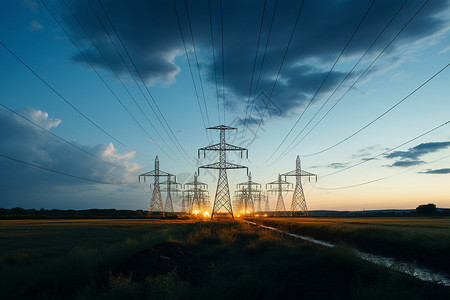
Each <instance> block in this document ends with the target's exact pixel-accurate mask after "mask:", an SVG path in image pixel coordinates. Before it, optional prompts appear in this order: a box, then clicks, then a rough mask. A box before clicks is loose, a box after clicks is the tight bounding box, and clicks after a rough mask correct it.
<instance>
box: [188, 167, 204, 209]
mask: <svg viewBox="0 0 450 300" xmlns="http://www.w3.org/2000/svg"><path fill="white" fill-rule="evenodd" d="M184 188H185V189H186V188H187V190H186V191H187V192H188V195H189V196H191V197H190V198H189V200H190V201H189V202H190V205H189V209H188V210H190V211H193V210H204V209H206V207H205V206H206V198H207V195H206V193H207V192H208V191H207V189H208V185H207V184H206V183H203V182H200V181H198V175H197V172H195V174H194V180H193V181H192V182H188V183H185V184H184ZM189 193H190V194H189Z"/></svg>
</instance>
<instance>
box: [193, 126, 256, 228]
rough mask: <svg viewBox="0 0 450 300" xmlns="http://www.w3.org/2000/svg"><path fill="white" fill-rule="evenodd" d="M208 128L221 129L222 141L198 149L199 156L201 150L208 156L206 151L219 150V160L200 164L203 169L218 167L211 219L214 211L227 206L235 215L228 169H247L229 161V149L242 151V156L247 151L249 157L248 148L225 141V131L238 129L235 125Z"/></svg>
mask: <svg viewBox="0 0 450 300" xmlns="http://www.w3.org/2000/svg"><path fill="white" fill-rule="evenodd" d="M207 129H214V130H220V142H219V143H218V144H215V145H211V146H207V147H204V148H200V149H198V157H199V158H200V151H203V155H204V156H206V154H205V152H206V151H219V162H216V163H212V164H208V165H204V166H200V167H199V169H200V168H203V169H218V170H219V179H218V181H217V190H216V196H215V198H214V205H213V209H212V212H211V219H212V218H213V217H214V213H216V212H218V211H219V210H220V209H222V208H225V209H226V210H227V211H228V212H229V213H230V214H231V217H233V218H234V216H233V208H232V205H231V199H230V188H229V186H228V177H227V169H247V172H248V168H247V167H245V166H241V165H237V164H233V163H229V162H227V154H226V153H227V151H240V152H241V157H242V152H244V151H245V152H246V154H247V158H248V150H247V149H245V148H242V147H238V146H234V145H230V144H227V143H226V142H225V131H226V130H236V128H234V127H229V126H225V125H219V126H215V127H209V128H207Z"/></svg>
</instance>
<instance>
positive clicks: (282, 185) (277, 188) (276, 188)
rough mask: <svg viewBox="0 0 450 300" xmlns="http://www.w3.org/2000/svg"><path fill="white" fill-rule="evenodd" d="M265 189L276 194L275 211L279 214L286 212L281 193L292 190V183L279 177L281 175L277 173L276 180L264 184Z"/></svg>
mask: <svg viewBox="0 0 450 300" xmlns="http://www.w3.org/2000/svg"><path fill="white" fill-rule="evenodd" d="M266 189H267V191H268V192H271V193H272V195H273V194H275V193H276V194H277V205H276V208H275V212H276V213H277V214H278V215H279V216H281V215H285V214H286V207H285V206H284V200H283V193H284V192H291V191H292V183H289V182H287V181H286V180H284V181H283V180H282V179H281V175H280V174H278V180H275V181H272V182H269V183H267V184H266Z"/></svg>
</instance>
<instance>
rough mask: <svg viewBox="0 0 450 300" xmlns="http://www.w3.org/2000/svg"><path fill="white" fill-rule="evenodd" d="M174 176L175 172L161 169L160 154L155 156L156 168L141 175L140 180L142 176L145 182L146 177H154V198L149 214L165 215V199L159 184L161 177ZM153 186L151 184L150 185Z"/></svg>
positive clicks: (151, 201)
mask: <svg viewBox="0 0 450 300" xmlns="http://www.w3.org/2000/svg"><path fill="white" fill-rule="evenodd" d="M170 176H174V175H173V174H170V173H167V172H164V171H161V170H160V169H159V159H158V156H156V158H155V169H154V170H153V171H150V172H147V173H144V174H141V175H139V182H141V177H142V178H143V179H144V182H145V181H146V177H153V178H154V182H153V193H152V198H151V200H150V207H149V210H148V216H151V215H153V214H154V213H157V214H162V215H163V216H164V205H163V200H162V197H161V187H160V184H159V177H168V178H170ZM150 187H151V185H150ZM172 210H173V208H172Z"/></svg>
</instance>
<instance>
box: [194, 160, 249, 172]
mask: <svg viewBox="0 0 450 300" xmlns="http://www.w3.org/2000/svg"><path fill="white" fill-rule="evenodd" d="M198 169H199V171H200V169H247V173H248V168H247V167H246V166H242V165H238V164H233V163H230V162H215V163H212V164H208V165H203V166H200V167H198Z"/></svg>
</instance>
